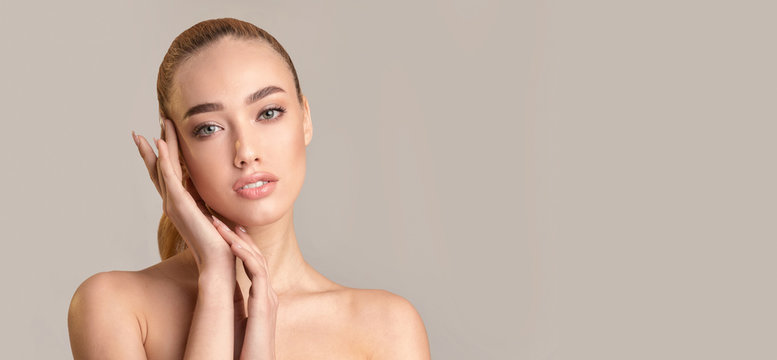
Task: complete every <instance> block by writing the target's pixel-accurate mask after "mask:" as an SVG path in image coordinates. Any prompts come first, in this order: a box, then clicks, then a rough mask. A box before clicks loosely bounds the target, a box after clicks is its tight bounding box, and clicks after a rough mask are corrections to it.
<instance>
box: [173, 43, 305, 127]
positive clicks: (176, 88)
mask: <svg viewBox="0 0 777 360" xmlns="http://www.w3.org/2000/svg"><path fill="white" fill-rule="evenodd" d="M268 85H275V86H279V87H281V88H283V89H284V90H286V93H287V94H291V95H293V94H295V92H296V89H295V88H294V78H293V75H292V73H291V70H289V67H288V65H286V62H285V61H284V59H283V58H282V57H281V55H280V54H278V53H277V52H276V51H275V50H274V49H273V48H272V47H270V45H268V44H267V43H264V42H260V41H257V40H242V39H241V40H236V39H231V38H223V39H220V40H218V41H217V42H216V43H213V44H210V45H209V46H207V47H205V48H204V49H202V50H200V51H199V52H197V53H196V54H195V55H194V56H192V57H191V58H189V59H187V60H186V61H184V62H183V63H182V64H181V65H180V66H179V67H178V69H177V70H176V72H175V75H174V76H173V86H172V89H171V90H172V91H171V104H170V105H171V107H172V110H173V112H174V113H175V117H177V118H180V117H181V116H182V115H183V114H182V112H183V111H185V110H184V109H188V108H189V107H191V106H193V105H197V104H201V103H206V102H220V103H223V104H224V106H225V107H227V108H228V107H230V106H231V105H232V106H235V105H239V104H242V102H243V99H244V98H245V97H246V96H247V95H249V94H251V93H253V92H254V91H256V90H259V89H261V88H263V87H265V86H268Z"/></svg>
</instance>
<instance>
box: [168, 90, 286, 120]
mask: <svg viewBox="0 0 777 360" xmlns="http://www.w3.org/2000/svg"><path fill="white" fill-rule="evenodd" d="M277 92H284V93H285V92H286V91H285V90H283V89H281V88H279V87H277V86H273V85H270V86H267V87H265V88H263V89H260V90H257V91H256V92H254V93H253V94H251V95H248V96H247V97H246V99H245V103H246V105H251V104H253V103H255V102H257V101H259V100H261V99H262V98H264V97H265V96H267V95H270V94H274V93H277ZM222 109H224V105H222V104H221V103H205V104H199V105H194V106H192V107H191V108H189V110H187V111H186V113H185V114H184V115H183V120H186V119H187V118H188V117H190V116H192V115H196V114H199V113H205V112H210V111H219V110H222Z"/></svg>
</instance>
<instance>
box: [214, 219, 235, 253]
mask: <svg viewBox="0 0 777 360" xmlns="http://www.w3.org/2000/svg"><path fill="white" fill-rule="evenodd" d="M210 218H211V222H212V223H213V226H215V227H216V230H217V231H218V232H219V234H220V235H221V237H222V238H224V241H226V242H227V244H229V246H232V243H234V242H235V237H236V235H235V234H234V233H232V232H231V231H230V230H229V227H227V225H225V224H224V223H223V222H222V221H221V220H219V219H218V218H217V217H215V216H213V215H211V216H210Z"/></svg>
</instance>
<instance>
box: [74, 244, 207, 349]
mask: <svg viewBox="0 0 777 360" xmlns="http://www.w3.org/2000/svg"><path fill="white" fill-rule="evenodd" d="M184 265H185V264H184V263H183V262H182V261H180V259H177V258H176V257H173V258H170V259H168V260H165V261H162V262H159V263H157V264H155V265H153V266H150V267H148V268H145V269H142V270H138V271H106V272H100V273H97V274H94V275H92V276H90V277H89V278H87V279H86V280H84V281H83V282H82V283H81V285H80V286H79V287H78V288H77V289H76V291H75V293H74V294H73V298H72V299H71V301H70V308H69V310H68V332H69V333H70V344H71V349H72V351H73V356H74V358H76V359H92V358H95V359H107V358H115V357H116V356H117V355H119V354H120V355H121V358H122V359H124V358H127V359H135V358H137V359H145V358H146V350H145V345H146V340H147V334H148V320H149V319H148V318H147V316H148V314H149V313H151V314H153V312H152V311H153V310H154V309H155V308H160V305H159V304H162V303H163V299H171V300H174V301H177V300H178V299H180V298H182V297H183V296H182V294H186V293H187V292H186V291H187V290H188V289H189V287H191V284H192V283H194V284H195V286H196V279H194V280H195V281H193V282H192V281H191V278H190V276H188V272H187V269H186V266H184Z"/></svg>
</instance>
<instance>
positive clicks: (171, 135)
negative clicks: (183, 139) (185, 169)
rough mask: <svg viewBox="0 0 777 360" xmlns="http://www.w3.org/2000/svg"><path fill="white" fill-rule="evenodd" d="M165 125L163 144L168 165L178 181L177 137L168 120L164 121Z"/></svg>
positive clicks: (179, 176)
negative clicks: (167, 156) (165, 144)
mask: <svg viewBox="0 0 777 360" xmlns="http://www.w3.org/2000/svg"><path fill="white" fill-rule="evenodd" d="M164 123H165V142H166V143H167V153H168V154H170V164H171V165H172V166H173V170H175V175H176V176H177V177H178V178H179V179H180V178H181V177H182V175H181V163H180V162H179V161H178V135H177V133H176V130H175V124H174V123H173V122H172V121H171V120H170V119H164Z"/></svg>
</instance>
